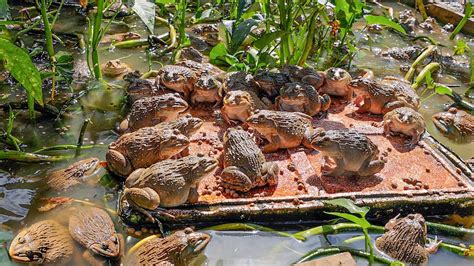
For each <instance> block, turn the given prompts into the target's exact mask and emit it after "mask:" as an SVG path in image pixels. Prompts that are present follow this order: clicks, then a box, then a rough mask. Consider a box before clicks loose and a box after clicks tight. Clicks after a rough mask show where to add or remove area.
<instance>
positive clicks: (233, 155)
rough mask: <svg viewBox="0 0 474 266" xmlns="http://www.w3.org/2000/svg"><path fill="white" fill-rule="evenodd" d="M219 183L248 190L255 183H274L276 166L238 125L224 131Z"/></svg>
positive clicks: (262, 184)
mask: <svg viewBox="0 0 474 266" xmlns="http://www.w3.org/2000/svg"><path fill="white" fill-rule="evenodd" d="M223 140H224V151H223V153H222V159H223V160H222V161H223V168H224V170H223V171H222V173H221V179H220V182H221V185H222V186H223V187H224V188H229V189H233V190H236V191H240V192H247V191H249V190H251V189H252V188H255V187H263V186H266V185H269V186H275V185H276V184H277V183H278V173H279V167H278V164H276V163H275V162H267V161H266V159H265V156H264V155H263V153H262V151H261V150H260V148H259V147H258V146H257V144H256V143H255V141H254V140H253V138H252V136H251V135H250V134H249V133H248V132H246V131H244V130H242V128H240V127H236V128H229V129H228V130H227V131H226V132H225V133H224V137H223Z"/></svg>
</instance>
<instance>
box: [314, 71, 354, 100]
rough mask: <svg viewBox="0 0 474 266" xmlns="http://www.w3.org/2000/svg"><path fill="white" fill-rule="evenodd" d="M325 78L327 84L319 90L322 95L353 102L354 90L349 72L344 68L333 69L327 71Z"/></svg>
mask: <svg viewBox="0 0 474 266" xmlns="http://www.w3.org/2000/svg"><path fill="white" fill-rule="evenodd" d="M325 77H326V79H325V83H324V85H323V86H321V88H320V90H319V92H320V93H326V94H329V95H331V96H339V97H343V98H344V99H345V100H347V101H351V100H352V96H353V90H352V87H351V86H349V83H350V82H351V80H352V77H351V75H350V74H349V72H347V71H346V70H344V69H342V68H338V67H331V68H329V69H327V70H326V72H325Z"/></svg>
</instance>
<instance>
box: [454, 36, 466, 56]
mask: <svg viewBox="0 0 474 266" xmlns="http://www.w3.org/2000/svg"><path fill="white" fill-rule="evenodd" d="M468 49H469V46H467V44H466V41H464V40H463V39H459V40H458V42H457V43H456V46H455V47H454V54H455V55H462V54H464V53H465V52H466V50H468Z"/></svg>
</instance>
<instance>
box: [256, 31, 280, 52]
mask: <svg viewBox="0 0 474 266" xmlns="http://www.w3.org/2000/svg"><path fill="white" fill-rule="evenodd" d="M283 35H285V32H284V31H281V30H278V31H274V32H270V33H265V34H264V35H263V36H262V37H261V38H260V39H258V40H255V41H254V42H253V46H254V47H255V48H257V49H259V50H261V49H263V48H264V47H266V46H267V45H269V44H270V43H271V42H273V41H274V40H276V39H278V38H281V37H282V36H283Z"/></svg>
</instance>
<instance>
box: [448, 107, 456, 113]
mask: <svg viewBox="0 0 474 266" xmlns="http://www.w3.org/2000/svg"><path fill="white" fill-rule="evenodd" d="M448 112H449V113H451V114H455V113H457V112H458V110H457V109H456V108H454V107H451V108H449V109H448Z"/></svg>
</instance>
